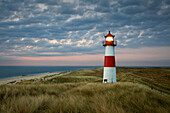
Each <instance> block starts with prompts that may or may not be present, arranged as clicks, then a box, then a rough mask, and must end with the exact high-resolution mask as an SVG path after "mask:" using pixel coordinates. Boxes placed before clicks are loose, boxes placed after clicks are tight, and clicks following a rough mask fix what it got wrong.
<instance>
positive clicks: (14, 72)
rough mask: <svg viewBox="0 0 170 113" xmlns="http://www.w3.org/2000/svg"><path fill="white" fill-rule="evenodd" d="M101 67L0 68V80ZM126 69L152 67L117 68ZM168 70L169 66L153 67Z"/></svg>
mask: <svg viewBox="0 0 170 113" xmlns="http://www.w3.org/2000/svg"><path fill="white" fill-rule="evenodd" d="M101 67H103V66H0V79H4V78H11V77H17V76H29V75H35V74H42V73H52V72H64V71H75V70H80V69H93V68H101ZM118 67H128V68H150V67H152V66H118ZM154 67H159V68H170V66H154Z"/></svg>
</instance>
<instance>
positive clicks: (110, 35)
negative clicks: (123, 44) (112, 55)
mask: <svg viewBox="0 0 170 113" xmlns="http://www.w3.org/2000/svg"><path fill="white" fill-rule="evenodd" d="M106 37H113V38H114V37H115V36H114V35H112V34H111V33H110V30H109V33H108V34H107V35H106V36H105V38H106Z"/></svg>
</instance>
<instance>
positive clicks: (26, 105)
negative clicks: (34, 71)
mask: <svg viewBox="0 0 170 113" xmlns="http://www.w3.org/2000/svg"><path fill="white" fill-rule="evenodd" d="M160 71H162V72H160ZM102 72H103V69H102V68H99V69H88V70H78V71H73V72H70V73H69V74H66V75H63V76H59V77H55V78H52V79H48V80H43V79H42V80H39V79H34V80H27V81H22V82H20V83H18V84H12V85H2V86H0V112H2V113H56V112H91V113H94V112H97V113H101V112H104V113H116V112H119V113H127V112H155V113H168V112H169V111H170V107H169V105H170V96H169V92H170V90H169V89H170V87H169V83H170V82H169V75H168V74H169V69H163V68H146V69H143V68H141V69H140V68H118V69H117V80H118V82H117V83H112V84H111V83H110V84H103V83H101V82H102ZM152 72H153V73H152ZM145 73H146V74H145ZM160 74H161V75H160ZM156 77H157V79H160V81H161V82H158V80H157V79H156ZM163 81H165V82H163Z"/></svg>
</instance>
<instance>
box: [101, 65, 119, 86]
mask: <svg viewBox="0 0 170 113" xmlns="http://www.w3.org/2000/svg"><path fill="white" fill-rule="evenodd" d="M112 82H116V67H104V73H103V83H112Z"/></svg>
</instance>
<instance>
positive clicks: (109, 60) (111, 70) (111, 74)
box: [103, 31, 117, 83]
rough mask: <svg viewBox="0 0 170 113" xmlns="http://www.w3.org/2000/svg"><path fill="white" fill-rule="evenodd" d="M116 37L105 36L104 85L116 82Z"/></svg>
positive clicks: (109, 34)
mask: <svg viewBox="0 0 170 113" xmlns="http://www.w3.org/2000/svg"><path fill="white" fill-rule="evenodd" d="M114 37H115V36H114V35H112V34H111V33H110V31H109V33H108V34H107V35H106V36H105V41H104V42H103V46H104V47H105V56H104V72H103V83H112V82H116V65H115V49H114V47H115V46H116V45H117V42H116V41H115V40H114Z"/></svg>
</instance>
